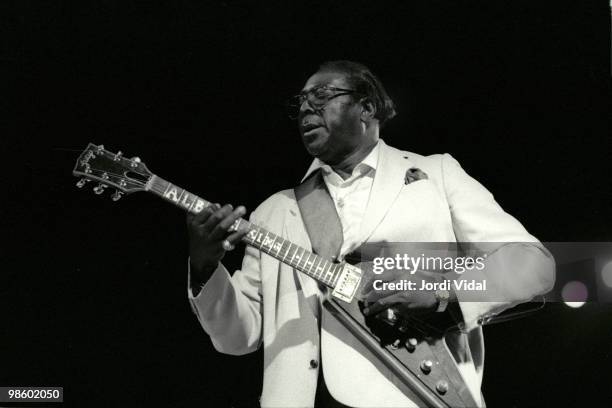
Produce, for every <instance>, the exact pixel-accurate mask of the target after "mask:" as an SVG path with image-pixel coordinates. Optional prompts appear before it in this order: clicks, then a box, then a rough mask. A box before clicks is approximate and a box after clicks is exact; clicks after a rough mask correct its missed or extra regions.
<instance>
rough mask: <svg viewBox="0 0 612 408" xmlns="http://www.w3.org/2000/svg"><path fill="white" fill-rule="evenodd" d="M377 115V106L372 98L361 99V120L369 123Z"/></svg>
mask: <svg viewBox="0 0 612 408" xmlns="http://www.w3.org/2000/svg"><path fill="white" fill-rule="evenodd" d="M375 115H376V107H375V106H374V103H373V102H372V100H371V99H370V98H364V99H362V100H361V121H362V122H365V123H369V122H370V121H371V120H372V119H374V116H375Z"/></svg>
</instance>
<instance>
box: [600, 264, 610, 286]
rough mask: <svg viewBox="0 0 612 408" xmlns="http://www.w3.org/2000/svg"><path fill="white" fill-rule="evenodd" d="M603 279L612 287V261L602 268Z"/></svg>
mask: <svg viewBox="0 0 612 408" xmlns="http://www.w3.org/2000/svg"><path fill="white" fill-rule="evenodd" d="M601 279H602V280H603V283H604V284H605V285H606V286H607V287H609V288H612V261H610V262H608V263H607V264H605V265H604V267H603V268H602V269H601Z"/></svg>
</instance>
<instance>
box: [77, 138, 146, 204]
mask: <svg viewBox="0 0 612 408" xmlns="http://www.w3.org/2000/svg"><path fill="white" fill-rule="evenodd" d="M72 174H73V175H75V176H77V177H82V178H81V179H80V180H79V181H78V182H77V184H76V185H77V187H79V188H82V187H83V186H85V184H87V182H89V181H97V182H98V185H97V186H96V187H94V189H93V190H94V192H95V193H96V194H102V193H103V192H104V190H105V189H106V188H107V187H109V186H110V187H114V188H115V189H116V191H115V193H114V194H113V195H112V196H111V197H112V199H113V201H117V200H119V199H120V198H121V196H122V195H123V194H124V193H125V194H130V193H134V192H137V191H146V189H147V183H148V182H149V180H150V179H151V177H152V176H153V173H151V172H150V171H149V169H148V168H147V166H146V165H145V164H144V163H142V162H141V161H140V159H139V158H138V157H133V158H131V159H128V158H125V157H123V154H122V153H121V152H120V151H119V152H117V153H112V152H109V151H108V150H106V149H104V146H103V145H99V146H96V145H94V144H92V143H90V144H89V145H88V146H87V148H86V149H85V150H84V151H83V153H81V155H80V156H79V158H78V159H77V162H76V165H75V166H74V169H73V170H72Z"/></svg>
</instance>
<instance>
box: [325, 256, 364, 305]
mask: <svg viewBox="0 0 612 408" xmlns="http://www.w3.org/2000/svg"><path fill="white" fill-rule="evenodd" d="M360 282H361V269H359V268H357V267H355V266H353V265H350V264H344V267H343V268H342V272H341V273H340V277H339V278H338V282H337V283H336V286H335V287H334V290H333V291H332V296H334V297H336V298H338V299H340V300H342V301H344V302H347V303H350V302H351V301H352V300H353V297H354V296H355V293H356V292H357V289H358V288H359V283H360Z"/></svg>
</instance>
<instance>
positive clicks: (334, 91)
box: [287, 85, 358, 119]
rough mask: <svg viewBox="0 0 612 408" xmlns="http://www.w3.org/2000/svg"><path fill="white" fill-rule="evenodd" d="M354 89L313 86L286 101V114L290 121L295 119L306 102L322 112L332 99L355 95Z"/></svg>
mask: <svg viewBox="0 0 612 408" xmlns="http://www.w3.org/2000/svg"><path fill="white" fill-rule="evenodd" d="M357 93H358V92H357V91H355V90H354V89H343V88H336V87H335V86H330V85H319V86H315V87H313V88H311V89H309V90H307V91H302V92H300V93H299V94H298V95H295V96H294V97H292V98H290V99H289V100H288V101H287V114H288V115H289V118H291V119H297V118H298V116H299V114H300V109H301V108H302V105H303V104H304V101H308V103H309V104H310V106H311V107H312V108H313V109H314V110H315V111H318V112H320V111H322V110H323V109H325V106H327V104H328V103H329V101H331V100H332V99H334V98H337V97H338V96H342V95H350V94H357Z"/></svg>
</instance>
